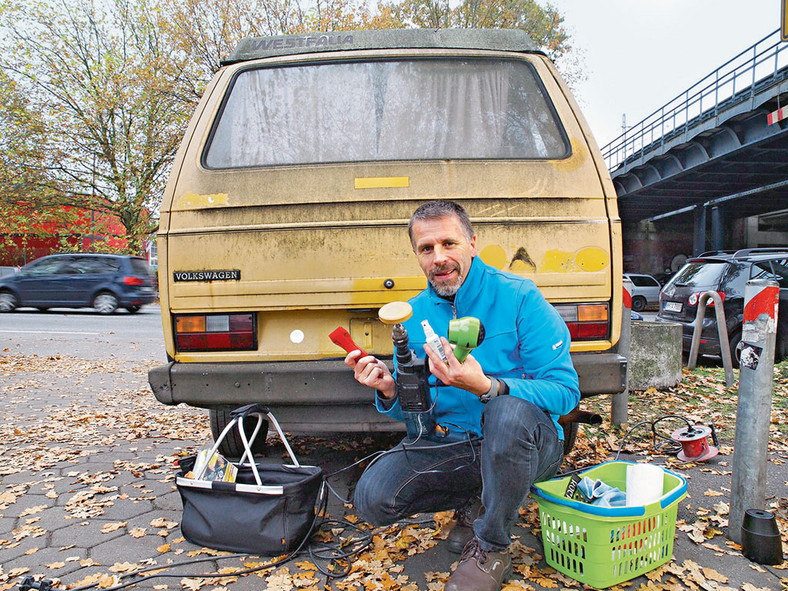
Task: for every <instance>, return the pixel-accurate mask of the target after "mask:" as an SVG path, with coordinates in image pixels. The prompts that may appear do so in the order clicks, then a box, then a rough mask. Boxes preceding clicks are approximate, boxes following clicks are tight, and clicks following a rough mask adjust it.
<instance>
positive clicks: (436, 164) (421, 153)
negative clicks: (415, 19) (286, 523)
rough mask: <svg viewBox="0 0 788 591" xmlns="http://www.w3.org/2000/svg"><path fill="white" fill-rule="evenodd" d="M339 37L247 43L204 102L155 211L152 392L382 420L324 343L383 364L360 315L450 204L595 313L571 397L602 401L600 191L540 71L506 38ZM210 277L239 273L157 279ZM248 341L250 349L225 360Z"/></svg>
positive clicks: (377, 341)
mask: <svg viewBox="0 0 788 591" xmlns="http://www.w3.org/2000/svg"><path fill="white" fill-rule="evenodd" d="M329 37H330V38H333V37H332V36H329ZM329 37H326V39H329ZM340 37H341V38H342V39H343V41H342V43H334V44H333V45H332V44H331V42H330V41H327V42H326V43H325V44H319V43H318V42H319V40H320V39H322V37H319V36H312V40H311V41H310V40H309V36H300V35H296V36H291V37H275V38H267V37H265V38H256V39H252V40H245V41H243V42H241V43H240V44H239V47H238V49H237V51H236V52H235V53H234V54H233V55H232V56H230V57H229V58H228V59H227V61H226V63H225V65H224V66H223V67H222V68H221V69H220V70H219V71H218V72H217V73H216V75H215V76H214V79H213V80H212V81H211V83H210V85H209V87H208V89H207V90H206V92H205V94H204V96H203V97H202V100H201V102H200V104H199V106H198V108H197V110H196V112H195V115H194V118H193V120H192V122H191V123H190V127H189V130H188V132H187V134H186V135H185V137H184V140H183V143H182V145H181V148H180V150H179V152H178V155H177V157H176V161H175V163H174V166H173V172H172V177H171V178H170V182H169V183H168V185H167V189H166V192H165V195H164V199H163V201H162V206H161V224H160V230H159V234H158V244H159V286H160V294H161V308H162V320H163V325H164V335H165V344H166V349H167V355H168V356H169V358H170V363H168V364H167V365H165V366H161V367H160V368H154V370H151V372H150V374H149V379H150V382H151V386H152V388H153V390H154V393H155V394H156V397H157V399H158V400H160V401H161V402H163V403H166V404H178V403H181V402H184V403H187V404H191V405H195V406H201V407H205V408H209V409H211V413H212V418H213V419H215V420H216V421H219V422H221V420H222V419H221V417H222V416H224V415H223V414H222V413H223V410H222V409H226V408H229V407H232V406H236V405H241V404H245V403H248V402H264V403H266V404H268V405H270V406H271V408H272V409H274V411H275V414H276V416H277V418H278V419H279V420H280V422H282V423H283V425H285V428H288V429H290V430H292V431H307V432H312V431H336V430H339V431H342V430H390V429H398V428H399V426H398V425H397V424H393V423H390V422H388V421H387V419H385V418H384V417H381V416H380V415H378V414H377V413H376V412H375V410H374V408H373V406H372V400H371V398H370V396H369V392H368V391H367V390H366V389H365V388H363V387H361V386H359V385H358V384H357V383H356V382H355V380H353V378H352V372H349V371H347V368H346V366H345V365H344V364H343V362H342V359H343V357H344V352H343V351H342V350H341V349H338V347H337V346H336V345H334V344H333V343H332V342H331V341H330V339H329V338H328V334H329V333H330V332H331V331H332V330H333V329H335V328H336V327H337V326H342V327H344V328H346V329H347V330H348V331H349V333H350V334H351V337H352V338H353V339H355V340H356V342H357V343H358V344H359V345H360V346H362V347H363V348H364V350H366V351H369V352H370V353H373V354H375V355H378V356H381V357H382V358H384V359H389V358H390V357H389V356H390V355H391V352H392V344H391V330H390V327H386V326H385V325H383V324H382V323H380V322H379V321H378V320H377V311H378V309H379V308H380V307H381V306H382V305H384V304H386V303H388V302H392V301H398V300H407V299H408V298H410V297H413V296H414V295H416V294H417V293H418V292H419V291H420V290H422V289H424V287H425V286H426V280H425V278H424V276H423V274H422V273H421V270H420V268H419V266H418V263H417V261H416V259H415V256H414V254H413V251H412V247H411V244H410V241H409V239H408V235H407V225H408V221H409V219H410V216H411V214H412V213H413V211H414V210H415V209H416V208H417V207H418V206H419V205H420V204H421V203H423V202H425V201H428V200H431V199H450V200H454V201H456V202H458V203H460V204H461V205H462V206H463V207H465V209H466V210H467V211H468V213H469V215H470V217H471V221H472V222H473V224H474V229H475V231H476V234H477V237H478V239H477V246H478V248H479V252H480V256H481V258H482V259H483V260H485V261H486V262H488V263H489V264H491V265H492V266H494V267H496V268H498V269H502V270H504V271H507V272H511V273H516V274H519V275H522V276H523V277H527V278H529V279H531V280H533V281H534V282H535V283H536V285H537V286H538V287H539V289H540V290H541V291H542V293H543V294H544V295H545V297H546V298H547V299H548V300H549V301H550V302H552V303H553V304H554V305H555V306H556V308H557V309H559V311H560V312H561V315H562V317H564V319H565V320H566V321H567V323H568V324H570V323H576V322H577V320H576V318H577V310H578V309H580V307H581V306H587V305H591V306H597V307H598V308H599V309H600V310H602V311H603V313H604V314H605V315H606V316H607V320H605V321H603V322H602V323H598V324H599V327H598V328H597V329H596V332H593V333H590V335H589V334H587V333H586V332H580V333H578V334H580V335H581V337H580V338H578V339H576V340H575V341H573V343H572V352H573V359H574V360H575V365H576V367H577V368H578V374H579V375H580V380H581V382H580V383H581V390H583V391H584V392H585V393H600V392H614V391H620V388H621V387H622V383H623V381H622V380H623V379H622V377H621V376H622V375H623V361H622V359H621V358H620V357H619V356H617V355H616V354H615V352H614V351H613V350H612V347H613V346H614V345H615V343H616V341H617V340H618V334H619V329H620V321H621V297H622V295H621V294H622V283H621V269H622V256H621V236H620V219H619V217H618V212H617V205H616V194H615V191H614V189H613V186H612V183H611V181H610V176H609V174H608V172H607V170H606V169H605V168H604V163H603V160H602V158H601V156H600V154H599V151H598V148H597V146H596V144H595V143H594V141H593V139H592V135H591V133H590V131H589V129H588V127H587V125H586V123H585V121H584V119H583V117H582V116H581V115H580V112H579V109H578V106H577V104H576V103H575V102H574V100H573V99H572V96H571V93H570V91H569V89H568V88H567V86H566V85H565V84H564V82H563V81H562V80H561V77H560V76H559V74H558V72H557V70H556V69H555V67H554V65H553V64H552V63H551V62H550V60H549V59H548V58H547V57H546V56H545V55H544V54H543V53H541V52H539V51H538V50H537V49H536V48H535V46H534V45H533V43H532V42H531V41H530V40H529V39H528V38H527V36H526V35H525V34H524V33H523V32H522V31H481V30H467V31H448V30H437V31H430V30H413V31H361V32H352V33H348V34H347V35H344V36H340ZM337 38H339V37H337ZM327 86H331V87H351V86H352V88H353V89H354V100H353V102H352V103H350V104H345V103H341V102H331V101H325V100H320V99H321V97H324V93H323V92H320V90H321V89H325V88H326V87H327ZM457 88H463V92H462V93H459V92H457V91H456V89H457ZM309 89H313V90H314V92H310V91H309ZM496 89H497V90H496ZM500 89H504V90H500ZM217 269H218V270H238V279H237V280H236V279H234V280H232V281H196V280H192V281H179V280H178V279H177V277H178V276H176V275H175V274H176V273H177V272H183V271H188V272H190V273H193V275H190V277H201V275H199V273H200V272H208V271H211V270H217ZM184 315H186V316H198V317H200V318H201V317H202V316H204V317H205V326H206V327H208V326H210V327H211V329H210V330H208V329H206V333H205V334H199V335H196V336H194V337H193V338H192V341H190V342H194V341H196V342H198V343H199V342H201V341H200V339H204V341H205V342H206V343H213V344H214V345H215V346H213V347H211V348H210V350H208V348H207V347H206V350H205V351H195V350H192V349H190V350H189V351H180V350H179V349H178V347H177V342H178V338H179V335H178V334H177V333H176V331H175V329H174V326H175V323H174V319H176V318H178V317H180V316H184ZM249 318H251V319H252V323H253V326H252V327H250V326H248V319H249ZM184 325H185V324H184ZM198 325H199V323H198ZM571 329H572V328H571V326H570V330H571ZM250 330H253V332H254V337H255V341H254V342H255V346H254V347H253V348H251V349H247V350H239V349H238V348H233V347H234V343H236V342H241V341H242V339H241V336H239V335H247V337H248V334H249V331H250ZM243 342H245V343H247V344H248V338H247V340H246V341H243ZM217 343H218V345H217ZM585 353H588V355H585Z"/></svg>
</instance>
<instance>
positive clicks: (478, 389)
mask: <svg viewBox="0 0 788 591" xmlns="http://www.w3.org/2000/svg"><path fill="white" fill-rule="evenodd" d="M441 343H443V350H444V351H446V353H447V357H448V358H449V362H448V363H446V362H445V361H443V360H442V359H441V358H440V357H439V356H438V354H437V353H435V351H433V350H432V348H430V347H429V346H427V345H424V351H425V353H427V357H429V359H430V371H431V372H432V375H434V376H435V377H436V378H438V379H439V380H440V381H441V382H443V383H444V384H446V385H447V386H455V387H457V388H461V389H462V390H467V391H468V392H471V393H473V394H476V396H481V395H482V394H484V393H486V392H488V391H489V390H490V388H491V387H492V381H491V380H490V378H488V377H487V376H486V375H484V370H483V369H482V366H481V365H479V362H478V361H476V359H474V358H473V356H472V355H468V357H467V358H466V359H465V361H464V362H463V363H460V362H459V361H457V358H456V357H455V356H454V353H452V352H451V351H452V345H451V344H450V343H449V341H447V340H446V339H445V338H444V337H441Z"/></svg>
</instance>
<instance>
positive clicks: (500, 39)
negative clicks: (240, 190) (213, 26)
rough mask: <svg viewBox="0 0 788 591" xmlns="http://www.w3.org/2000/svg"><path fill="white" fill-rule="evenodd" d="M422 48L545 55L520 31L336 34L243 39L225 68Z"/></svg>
mask: <svg viewBox="0 0 788 591" xmlns="http://www.w3.org/2000/svg"><path fill="white" fill-rule="evenodd" d="M421 48H439V49H443V48H450V49H489V50H498V51H519V52H526V53H541V52H540V51H539V50H538V47H537V46H536V44H535V43H534V42H533V40H531V38H530V37H529V36H528V34H527V33H526V32H525V31H521V30H519V29H395V30H383V31H371V30H370V31H335V32H331V33H307V34H300V35H279V36H271V37H250V38H248V39H242V40H241V41H240V42H239V43H238V45H237V46H236V47H235V50H233V52H232V54H230V57H228V58H227V59H226V60H225V61H224V62H223V64H224V65H227V64H233V63H237V62H243V61H248V60H253V59H260V58H266V57H276V56H283V55H295V54H299V53H315V52H324V51H359V50H363V49H421Z"/></svg>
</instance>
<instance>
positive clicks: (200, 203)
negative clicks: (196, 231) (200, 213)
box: [175, 193, 227, 209]
mask: <svg viewBox="0 0 788 591" xmlns="http://www.w3.org/2000/svg"><path fill="white" fill-rule="evenodd" d="M217 205H227V193H214V194H212V195H198V194H197V193H186V194H184V195H181V197H180V199H178V203H177V204H176V205H175V209H202V208H205V207H216V206H217Z"/></svg>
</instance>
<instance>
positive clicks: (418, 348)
mask: <svg viewBox="0 0 788 591" xmlns="http://www.w3.org/2000/svg"><path fill="white" fill-rule="evenodd" d="M410 304H411V305H412V306H413V316H412V317H411V318H410V319H409V320H408V321H406V322H405V323H404V326H405V328H406V329H407V331H408V337H409V339H410V347H411V349H413V350H414V351H415V352H416V355H418V356H419V357H425V353H424V348H423V345H424V342H425V338H424V331H423V329H422V327H421V321H422V320H424V319H427V320H428V321H429V323H430V325H431V326H432V328H433V330H435V332H436V333H437V334H438V335H440V336H444V337H445V336H446V335H447V334H448V330H449V321H450V320H452V319H455V318H462V317H464V316H473V317H476V318H478V319H479V320H481V322H482V324H483V325H484V333H485V337H484V341H483V342H482V344H481V345H480V346H479V347H477V348H476V349H474V350H473V351H472V352H471V355H473V357H475V358H476V360H477V361H478V362H479V364H480V365H481V366H482V369H483V370H484V373H485V374H487V375H488V376H490V377H494V378H498V379H501V380H502V381H504V382H506V385H507V386H509V395H510V396H517V397H518V398H522V399H524V400H528V401H530V402H532V403H534V404H535V405H536V406H538V407H540V408H542V409H544V410H546V411H547V412H548V413H550V416H551V418H552V419H553V421H554V422H555V424H556V428H557V429H558V435H559V437H561V438H563V431H562V429H561V428H560V427H559V426H558V417H559V416H560V415H563V414H566V413H568V412H569V411H571V410H572V409H574V408H575V406H577V403H578V401H579V400H580V390H579V388H578V380H577V373H576V372H575V369H574V367H573V365H572V359H571V358H570V356H569V343H570V337H569V330H568V329H567V327H566V324H565V323H564V321H563V320H562V319H561V317H560V316H559V314H558V312H556V310H555V308H553V307H552V306H551V305H550V304H549V303H548V302H547V300H545V299H544V297H543V296H542V294H541V293H540V292H539V290H538V289H537V287H536V285H535V284H534V282H533V281H531V280H530V279H525V278H523V277H519V276H516V275H510V274H509V273H505V272H502V271H499V270H497V269H495V268H493V267H490V266H488V265H486V264H485V263H484V262H483V261H482V260H481V259H479V257H474V258H473V260H472V264H471V268H470V271H469V272H468V276H467V277H466V278H465V281H464V282H463V284H462V286H461V287H460V289H459V291H458V292H457V295H456V296H455V298H454V302H450V301H449V300H446V299H444V298H442V297H440V296H438V295H437V294H436V293H435V291H434V290H433V289H432V286H428V287H427V289H425V290H424V291H422V292H421V293H419V294H418V295H417V296H416V297H414V298H413V299H411V300H410ZM430 382H431V383H432V384H435V382H436V380H435V378H434V377H431V378H430ZM430 394H431V396H432V397H433V400H434V402H435V409H434V412H435V421H436V422H437V423H438V424H440V425H444V426H447V427H449V428H450V430H453V431H461V432H464V431H468V432H472V433H475V434H477V435H481V416H482V411H483V410H484V403H482V402H481V401H480V400H479V398H478V397H477V396H476V395H474V394H472V393H470V392H467V391H465V390H461V389H459V388H454V387H450V386H445V385H443V384H439V385H438V387H437V388H434V387H433V388H430ZM436 395H437V400H436V399H435V396H436ZM386 406H387V405H386ZM377 407H378V410H379V411H380V412H382V413H384V414H386V415H388V416H390V417H391V418H393V419H397V420H402V411H401V409H400V406H399V403H398V402H395V403H394V404H393V405H391V407H390V408H389V409H386V408H385V406H384V405H383V404H382V403H381V401H380V400H379V399H378V402H377Z"/></svg>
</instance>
